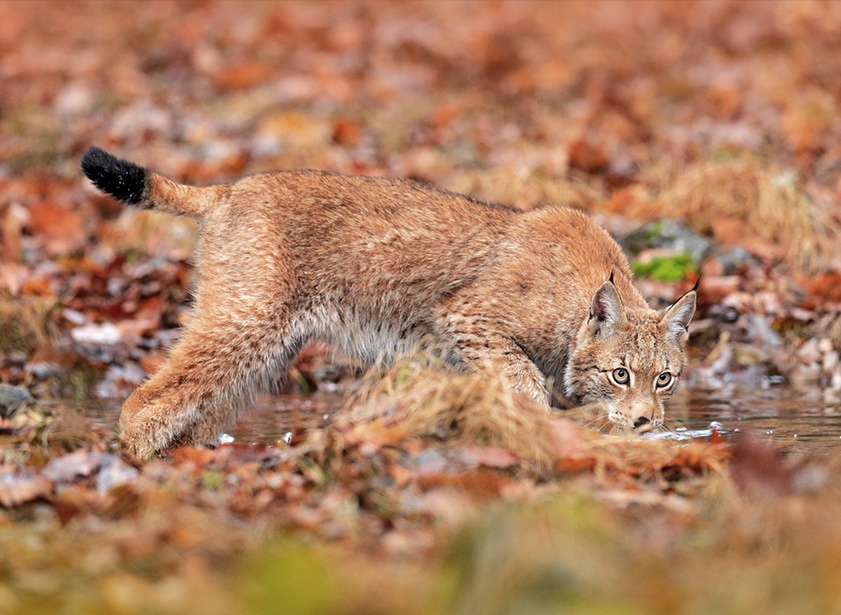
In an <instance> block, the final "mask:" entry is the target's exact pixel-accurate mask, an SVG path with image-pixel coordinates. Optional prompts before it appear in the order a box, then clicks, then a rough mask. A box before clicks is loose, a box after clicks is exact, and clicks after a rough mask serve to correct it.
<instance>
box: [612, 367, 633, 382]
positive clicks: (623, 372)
mask: <svg viewBox="0 0 841 615" xmlns="http://www.w3.org/2000/svg"><path fill="white" fill-rule="evenodd" d="M610 377H611V379H612V380H613V382H615V383H616V384H621V385H625V384H628V383H629V382H630V381H631V374H630V372H629V371H628V370H627V369H625V368H624V367H617V368H616V369H615V370H613V371H612V372H610Z"/></svg>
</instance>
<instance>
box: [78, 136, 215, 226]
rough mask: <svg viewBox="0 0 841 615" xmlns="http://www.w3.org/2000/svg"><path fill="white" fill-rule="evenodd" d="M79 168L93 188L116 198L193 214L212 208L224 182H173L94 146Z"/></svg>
mask: <svg viewBox="0 0 841 615" xmlns="http://www.w3.org/2000/svg"><path fill="white" fill-rule="evenodd" d="M82 171H84V173H85V175H86V176H87V177H88V179H90V180H91V181H92V182H93V184H94V185H95V186H96V187H97V188H99V189H100V190H101V191H102V192H105V193H107V194H110V195H111V196H113V197H114V198H115V199H117V200H118V201H121V202H123V203H126V204H128V205H136V206H138V207H141V208H143V209H157V210H159V211H163V212H167V213H170V214H176V215H186V216H194V217H196V218H200V217H202V216H204V215H205V214H206V213H207V212H208V211H209V210H210V209H212V208H213V207H214V206H215V205H216V204H217V203H218V202H219V200H220V197H221V195H222V194H223V192H224V189H225V187H224V186H209V187H206V188H196V187H193V186H184V185H182V184H177V183H175V182H174V181H172V180H169V179H167V178H166V177H163V176H162V175H158V174H157V173H152V172H150V171H147V170H146V169H144V168H143V167H140V166H138V165H136V164H134V163H133V162H128V161H126V160H120V159H119V158H117V157H116V156H112V155H111V154H109V153H108V152H106V151H105V150H102V149H100V148H98V147H92V148H90V149H89V150H88V151H87V152H85V155H84V157H83V158H82Z"/></svg>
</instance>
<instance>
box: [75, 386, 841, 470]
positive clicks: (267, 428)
mask: <svg viewBox="0 0 841 615" xmlns="http://www.w3.org/2000/svg"><path fill="white" fill-rule="evenodd" d="M342 400H343V395H342V393H341V392H339V391H337V392H332V391H328V392H317V393H311V394H306V395H304V394H288V395H267V396H263V397H260V398H259V399H258V400H257V403H256V404H255V405H254V406H253V407H251V408H249V409H248V410H247V411H245V412H244V413H243V414H242V415H241V417H240V420H239V421H238V423H237V425H236V426H235V427H234V428H233V429H232V430H231V431H230V433H229V435H230V437H232V438H233V441H235V442H239V443H271V442H278V441H280V440H286V441H289V440H290V438H294V440H296V441H297V440H299V438H300V437H301V436H302V435H303V434H304V433H305V432H306V431H307V430H308V429H312V428H315V427H324V425H326V424H328V423H329V422H330V420H332V417H333V416H335V414H336V413H337V412H338V411H339V409H340V408H341V406H342ZM87 407H88V408H89V410H88V411H86V414H87V415H88V417H89V418H90V419H91V420H92V421H93V422H94V424H95V425H96V426H101V427H106V428H112V427H113V426H114V425H115V424H116V422H117V417H118V416H119V411H120V401H119V400H113V399H105V400H102V399H100V400H91V403H90V404H89V405H87ZM667 417H668V420H667V425H668V428H669V430H670V431H669V432H666V433H661V434H650V435H648V436H646V437H656V438H668V439H674V440H687V441H688V440H696V439H708V438H709V437H710V435H711V434H712V431H713V429H714V430H715V431H717V432H718V433H720V434H721V435H723V436H724V437H725V438H729V437H730V436H732V435H733V434H735V433H739V432H750V433H751V434H753V435H754V436H756V437H758V438H760V439H762V440H764V441H766V442H768V443H769V444H771V445H773V446H774V447H775V448H783V449H785V450H788V451H792V452H803V453H813V454H814V453H819V454H820V453H830V452H833V451H834V450H836V449H837V448H838V447H839V446H841V404H839V403H837V402H827V401H823V400H821V399H820V397H819V396H818V395H816V396H814V397H809V396H807V395H804V394H803V393H802V392H798V391H793V390H790V389H786V388H784V387H773V388H770V389H767V390H738V391H729V392H727V393H722V392H717V391H705V390H700V389H691V388H688V387H684V388H683V389H681V390H679V392H678V393H677V394H675V396H674V397H673V398H672V400H671V402H670V403H669V405H668V409H667Z"/></svg>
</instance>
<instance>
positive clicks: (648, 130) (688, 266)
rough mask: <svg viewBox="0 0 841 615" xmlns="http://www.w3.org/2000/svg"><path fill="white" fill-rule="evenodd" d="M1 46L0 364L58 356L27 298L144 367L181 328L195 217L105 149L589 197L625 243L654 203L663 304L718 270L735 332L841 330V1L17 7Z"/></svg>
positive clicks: (200, 178) (132, 155) (540, 197)
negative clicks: (153, 199) (160, 198)
mask: <svg viewBox="0 0 841 615" xmlns="http://www.w3.org/2000/svg"><path fill="white" fill-rule="evenodd" d="M0 58H2V59H0V238H2V243H0V314H6V316H5V318H6V322H7V326H6V329H5V333H4V338H3V340H4V341H3V342H2V343H0V358H2V359H3V360H2V361H0V380H3V381H6V382H12V383H19V382H24V381H27V382H28V381H30V380H31V379H32V377H33V376H32V374H33V370H32V365H33V364H34V365H35V366H38V365H41V364H42V363H44V361H40V362H39V360H38V357H37V356H36V357H35V358H34V359H33V354H34V353H35V351H36V350H38V349H40V348H41V347H43V346H44V340H45V338H44V337H43V335H44V333H43V331H42V329H43V327H40V326H39V325H37V322H42V321H43V318H41V319H40V320H38V318H36V324H35V325H32V323H30V325H32V326H29V325H27V324H26V322H24V321H25V318H24V316H22V315H21V314H20V313H19V312H20V309H19V308H20V306H24V307H25V312H27V313H28V314H35V315H36V316H38V315H40V316H39V318H40V317H44V318H46V322H47V325H49V326H48V328H49V327H52V330H51V331H48V332H47V334H49V335H53V334H56V333H57V332H58V333H61V332H65V331H68V330H70V331H71V332H72V333H73V337H72V339H73V341H74V343H75V344H76V347H75V349H76V350H77V351H78V350H81V352H82V354H83V355H85V356H86V357H88V359H90V358H91V357H93V358H94V359H96V360H99V361H100V363H104V364H111V365H115V366H118V367H119V368H120V369H123V368H124V367H125V360H126V359H129V358H131V359H132V360H133V359H137V358H138V357H139V358H141V359H143V360H144V361H146V364H145V366H143V368H142V370H143V371H139V370H137V369H135V370H134V372H133V373H132V374H126V373H123V374H122V376H124V377H125V378H127V379H128V381H129V382H130V383H131V386H133V383H136V382H137V381H138V380H139V379H141V378H142V377H143V374H144V373H145V371H148V370H149V369H153V368H154V366H155V364H156V361H157V360H156V359H155V358H154V357H150V356H148V353H147V352H146V351H148V350H154V349H155V348H158V347H160V346H163V345H166V344H167V343H168V342H169V341H171V337H172V335H175V334H174V333H173V334H172V335H169V336H168V334H167V333H166V332H167V331H170V330H175V328H176V327H177V324H178V322H179V321H180V319H181V312H180V310H181V309H182V308H181V307H180V306H183V304H184V301H185V300H186V299H187V295H188V292H187V289H188V288H189V278H190V272H189V268H188V267H187V263H188V258H189V254H190V251H191V248H192V242H193V230H194V228H193V226H192V223H191V222H190V221H188V220H177V219H173V218H166V217H163V216H160V215H155V214H151V215H150V214H145V213H137V212H124V211H122V209H121V208H120V207H119V206H118V205H117V204H115V203H114V202H113V201H112V200H111V199H109V198H107V197H104V196H102V195H99V194H98V193H96V191H94V190H93V189H92V188H91V187H90V185H89V184H88V183H87V181H86V180H84V179H83V178H82V177H81V174H80V171H79V168H78V164H79V160H80V158H81V155H82V154H83V152H84V151H85V150H86V149H87V148H88V147H89V146H91V145H98V146H101V147H104V148H106V149H108V150H109V151H112V152H113V153H115V154H117V155H119V156H121V157H124V158H128V159H131V160H134V161H137V162H138V163H140V164H142V165H146V166H149V167H151V168H153V169H155V170H157V171H159V172H161V173H164V174H166V175H169V176H171V177H174V178H176V179H178V180H181V181H185V182H192V183H215V182H223V181H227V180H230V179H233V178H236V177H239V176H241V175H243V174H246V173H252V172H257V171H263V170H271V169H286V168H301V167H307V168H317V169H323V170H328V171H336V172H341V173H360V174H369V175H389V176H401V177H408V178H413V179H417V180H421V181H426V182H431V183H434V184H436V185H438V186H441V187H444V188H448V189H451V190H455V191H459V192H465V193H468V194H471V195H473V196H476V197H479V198H483V199H488V200H493V201H502V202H506V203H512V204H516V205H519V206H521V207H526V208H528V207H533V206H536V205H539V204H541V203H547V202H551V203H567V204H570V205H573V206H576V207H581V208H584V209H585V210H587V211H589V212H590V213H591V214H593V215H594V216H595V217H596V219H597V220H598V221H599V222H601V223H602V224H603V225H605V226H606V227H607V228H608V230H610V231H611V232H613V233H614V234H615V235H616V236H617V237H619V238H620V239H623V241H624V239H625V238H627V235H628V234H629V233H631V232H632V231H633V230H634V229H637V228H638V227H640V225H642V224H643V223H646V222H656V223H657V224H658V225H659V226H656V227H654V228H651V227H649V228H648V229H647V230H644V231H643V233H642V238H643V239H645V240H646V241H647V243H646V241H643V242H642V243H639V241H636V242H634V241H630V242H628V241H625V247H626V248H627V249H628V251H629V253H630V254H631V257H632V258H633V259H634V260H635V268H636V269H637V272H638V275H639V276H640V277H641V283H642V287H643V291H644V292H645V294H646V295H648V296H649V297H650V298H651V299H652V301H654V302H655V303H661V304H662V303H664V302H667V301H669V300H671V299H672V298H674V296H675V295H676V294H677V293H678V292H680V291H681V290H685V289H686V288H688V285H690V284H691V283H692V281H693V280H694V278H695V277H696V276H697V274H698V273H699V272H703V273H704V275H705V284H704V285H703V287H702V296H701V311H700V312H699V318H701V319H702V318H703V317H709V318H710V319H711V320H710V322H712V324H713V325H715V327H714V328H713V331H714V333H717V332H718V331H719V330H720V329H721V328H722V327H730V328H731V329H733V333H734V335H735V336H736V338H738V339H741V340H743V341H747V342H751V343H757V344H765V345H768V343H767V342H768V340H767V339H766V338H767V336H768V333H767V331H768V329H769V327H773V328H774V330H775V331H776V333H778V334H785V333H786V332H787V331H794V333H793V335H794V338H792V339H793V341H794V342H797V343H800V341H802V339H803V335H802V334H801V333H800V332H801V330H808V331H809V333H810V334H812V335H814V334H815V332H816V331H817V332H818V333H820V334H821V335H825V336H827V339H829V340H830V341H829V344H830V346H829V349H830V350H832V349H836V350H837V349H838V348H841V327H838V326H836V320H837V319H830V320H829V321H826V322H822V324H821V325H820V327H819V331H818V330H816V329H814V325H815V323H817V322H818V321H820V318H821V317H822V316H824V315H825V314H827V313H831V312H833V310H835V311H836V312H837V311H838V309H839V302H841V291H839V288H841V287H839V282H841V275H839V274H838V273H837V269H838V267H839V264H841V263H840V262H839V250H838V249H837V245H838V244H837V240H838V228H839V222H841V205H840V203H839V201H840V200H841V199H840V198H839V193H840V192H841V139H839V137H841V113H839V107H841V4H839V3H837V2H800V1H791V2H787V1H782V0H781V1H776V2H738V1H730V0H722V1H716V2H652V1H644V0H640V1H634V2H559V3H549V2H528V1H517V2H483V1H476V2H399V3H398V2H279V3H275V2H211V1H201V2H174V1H173V2H167V1H159V0H153V1H148V2H135V3H122V2H73V3H70V2H63V1H55V2H43V1H30V2H10V1H5V2H0ZM661 220H667V221H676V222H677V223H679V226H678V228H677V229H671V230H669V233H666V231H665V230H664V229H663V227H662V222H660V221H661ZM670 228H671V227H670ZM661 232H662V233H663V234H666V235H669V237H670V238H669V237H666V238H665V239H664V240H663V241H660V242H654V243H653V244H652V242H651V241H650V240H651V238H652V237H653V236H654V235H657V234H658V233H661ZM639 238H640V236H639V235H638V236H637V240H638V239H639ZM632 239H633V238H632ZM663 259H665V261H664V260H663ZM652 262H653V265H652ZM647 278H648V279H647ZM56 302H60V307H61V308H62V309H61V310H60V311H56V309H55V306H56ZM722 305H725V308H722V307H720V306H722ZM716 306H718V307H716ZM713 308H714V309H713ZM710 310H712V311H710ZM798 310H800V311H798ZM748 314H759V315H760V317H761V319H760V320H761V323H760V325H768V326H764V327H763V326H758V325H755V323H754V324H751V323H752V322H753V321H750V322H749V321H748V320H747V319H746V318H745V316H746V315H748ZM10 323H12V324H14V327H12V324H10ZM733 323H736V324H735V325H733ZM787 323H788V324H791V323H793V324H792V325H791V326H790V327H789V326H788V324H787ZM731 325H733V326H732V327H731ZM27 327H29V328H27ZM786 327H788V328H786ZM809 327H812V328H809ZM13 328H14V331H13ZM39 336H41V337H39ZM763 336H765V338H763ZM53 337H54V335H53ZM696 337H697V336H696ZM782 337H783V338H784V339H783V341H785V339H787V338H785V335H782ZM706 339H707V344H706V346H705V347H704V344H703V343H701V346H702V347H704V348H705V352H706V351H708V350H710V348H711V347H712V344H713V342H714V341H715V340H716V339H717V337H716V335H715V334H710V335H708V336H707V338H706ZM703 341H704V340H700V342H703ZM779 341H780V340H778V339H777V338H772V342H774V343H777V342H779ZM123 342H124V343H125V348H123V349H122V350H118V349H117V347H118V346H119V344H120V343H123ZM103 343H106V344H107V345H108V348H107V349H106V350H103V348H102V344H103ZM86 344H87V346H86ZM812 351H814V352H813V353H812V354H815V353H817V354H815V356H816V357H817V359H815V360H818V361H819V360H820V358H821V356H823V355H821V352H822V351H819V350H815V349H812ZM97 353H99V354H97ZM810 356H811V355H810ZM47 358H48V359H49V361H46V362H47V363H49V362H50V361H51V362H52V364H56V363H61V362H62V361H64V362H65V363H67V362H68V361H72V360H74V359H70V358H68V357H66V356H65V357H63V358H62V357H57V356H55V355H54V354H53V355H50V356H49V357H47ZM810 360H811V359H810ZM812 362H814V361H812ZM27 365H28V366H29V367H27ZM839 387H841V377H839ZM112 392H113V391H112Z"/></svg>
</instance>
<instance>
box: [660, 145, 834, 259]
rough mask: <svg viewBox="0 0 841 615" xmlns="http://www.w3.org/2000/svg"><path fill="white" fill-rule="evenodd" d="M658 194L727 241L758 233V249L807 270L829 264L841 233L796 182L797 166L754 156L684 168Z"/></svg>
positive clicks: (666, 205)
mask: <svg viewBox="0 0 841 615" xmlns="http://www.w3.org/2000/svg"><path fill="white" fill-rule="evenodd" d="M659 200H660V201H661V202H662V204H663V209H664V210H665V211H668V212H669V213H670V214H671V215H679V216H683V217H685V218H686V220H687V221H688V222H689V224H690V225H691V226H692V227H693V228H694V229H695V230H697V231H700V232H708V233H709V232H711V233H712V234H713V235H714V236H716V237H717V238H718V239H720V240H722V241H725V242H733V243H735V242H737V241H738V242H740V243H745V241H748V242H750V241H751V239H754V242H753V243H754V245H752V246H751V247H753V248H756V250H755V251H759V252H760V253H761V251H762V249H763V247H764V248H766V249H767V250H769V251H768V253H767V254H764V255H765V256H769V257H776V258H781V259H782V260H784V261H785V262H786V263H787V264H789V265H790V266H792V267H794V268H796V269H800V270H805V271H807V272H812V271H817V270H820V269H823V268H825V267H826V266H828V265H829V264H830V262H831V260H832V259H833V258H834V257H835V256H836V252H837V250H836V248H835V246H837V245H838V241H839V238H841V231H840V230H839V228H838V226H837V224H835V223H833V222H832V220H831V219H830V217H829V216H828V215H827V214H826V212H824V211H823V210H822V209H821V208H820V207H819V206H818V205H816V204H815V203H814V201H812V199H811V198H809V196H808V195H807V194H805V193H804V192H803V191H802V190H801V189H800V187H799V186H798V185H797V183H796V178H795V175H794V172H788V171H785V172H784V171H780V170H775V169H771V168H767V167H763V166H762V165H760V164H759V163H758V162H757V161H756V160H754V159H751V158H746V159H741V160H735V161H728V162H721V163H708V164H705V165H703V166H700V167H695V168H691V169H689V170H687V171H684V172H682V173H680V174H678V175H677V176H676V177H675V178H674V179H673V180H672V181H671V182H670V183H669V184H668V185H667V186H666V187H665V188H664V190H663V192H662V195H661V197H660V199H659ZM746 233H747V235H748V237H746V236H745V235H746ZM750 235H754V237H753V238H752V237H750ZM762 244H765V245H764V246H763V245H762Z"/></svg>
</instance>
